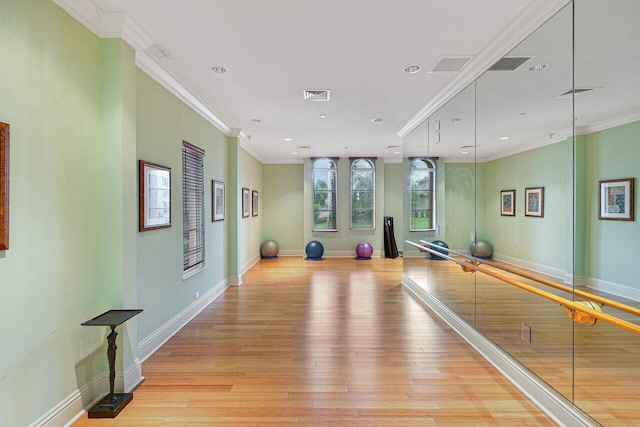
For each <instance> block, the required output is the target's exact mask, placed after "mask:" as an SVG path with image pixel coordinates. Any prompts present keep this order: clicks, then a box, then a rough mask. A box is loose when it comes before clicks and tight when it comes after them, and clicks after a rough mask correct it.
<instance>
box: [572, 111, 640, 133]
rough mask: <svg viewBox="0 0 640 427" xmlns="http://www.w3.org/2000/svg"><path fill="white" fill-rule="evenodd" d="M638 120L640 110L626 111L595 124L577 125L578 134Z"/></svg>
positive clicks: (639, 119) (639, 118)
mask: <svg viewBox="0 0 640 427" xmlns="http://www.w3.org/2000/svg"><path fill="white" fill-rule="evenodd" d="M637 121H640V111H632V112H630V113H626V114H623V115H621V116H618V117H613V118H611V119H607V120H603V121H601V122H598V123H594V124H593V125H590V126H583V127H582V126H581V127H576V134H578V135H587V134H589V133H594V132H599V131H602V130H607V129H611V128H614V127H616V126H622V125H626V124H628V123H633V122H637Z"/></svg>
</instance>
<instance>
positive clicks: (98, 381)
mask: <svg viewBox="0 0 640 427" xmlns="http://www.w3.org/2000/svg"><path fill="white" fill-rule="evenodd" d="M108 391H109V373H108V372H106V371H105V372H101V373H100V374H99V375H97V376H96V377H95V378H94V379H93V381H91V382H89V383H87V384H85V386H84V387H82V389H79V390H76V391H74V392H73V393H71V394H70V395H69V396H67V398H66V399H64V400H63V401H62V402H60V403H59V404H57V405H56V406H55V407H53V408H51V409H50V410H49V412H47V413H46V414H44V415H43V416H42V417H40V418H39V419H37V420H36V421H34V422H33V423H31V424H30V425H29V427H59V426H70V425H71V424H73V422H74V421H76V420H77V419H78V418H80V417H81V416H82V414H84V413H85V412H86V409H85V408H90V407H91V406H92V405H94V404H95V403H97V402H98V400H100V399H102V396H104V395H105V394H106V393H107V392H108Z"/></svg>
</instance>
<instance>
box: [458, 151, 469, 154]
mask: <svg viewBox="0 0 640 427" xmlns="http://www.w3.org/2000/svg"><path fill="white" fill-rule="evenodd" d="M460 154H469V152H468V151H463V152H462V153H460Z"/></svg>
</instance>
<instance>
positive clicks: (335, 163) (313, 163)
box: [311, 157, 338, 232]
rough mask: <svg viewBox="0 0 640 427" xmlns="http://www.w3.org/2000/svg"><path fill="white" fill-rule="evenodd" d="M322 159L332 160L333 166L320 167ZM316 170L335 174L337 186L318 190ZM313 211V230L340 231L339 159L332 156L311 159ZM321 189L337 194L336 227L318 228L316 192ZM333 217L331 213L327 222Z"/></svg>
mask: <svg viewBox="0 0 640 427" xmlns="http://www.w3.org/2000/svg"><path fill="white" fill-rule="evenodd" d="M322 161H327V162H331V163H333V166H334V167H333V168H331V167H327V168H320V167H317V165H318V163H320V162H322ZM316 172H326V173H333V174H334V184H335V188H334V189H328V188H327V189H326V190H316ZM311 187H312V188H311V206H312V209H311V213H312V215H313V216H312V218H311V230H312V231H314V232H315V231H321V232H325V231H327V232H336V231H338V161H337V159H334V158H331V157H318V158H312V159H311ZM320 191H325V192H333V193H334V194H335V197H334V201H335V203H334V206H333V209H332V211H333V218H334V221H335V228H316V207H315V205H316V193H317V192H320ZM330 218H331V213H330V214H329V217H328V218H327V223H328V222H329V220H330Z"/></svg>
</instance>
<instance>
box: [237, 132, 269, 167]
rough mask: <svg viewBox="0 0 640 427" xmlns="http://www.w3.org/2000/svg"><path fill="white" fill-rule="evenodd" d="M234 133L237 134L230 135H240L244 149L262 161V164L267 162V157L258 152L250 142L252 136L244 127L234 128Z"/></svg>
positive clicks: (239, 138) (239, 139) (241, 145)
mask: <svg viewBox="0 0 640 427" xmlns="http://www.w3.org/2000/svg"><path fill="white" fill-rule="evenodd" d="M234 133H235V134H236V135H230V136H237V137H238V141H239V142H240V147H241V148H242V149H243V150H244V151H246V152H247V153H249V154H250V155H251V156H253V157H254V158H255V159H257V160H258V161H259V162H260V163H262V164H264V163H266V159H265V158H264V157H263V156H262V154H260V153H258V152H257V151H256V150H255V149H254V148H253V147H252V146H251V145H250V144H249V143H250V142H251V136H249V135H247V133H246V132H245V131H244V130H242V129H234Z"/></svg>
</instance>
